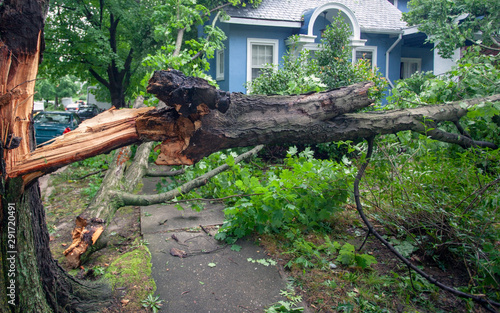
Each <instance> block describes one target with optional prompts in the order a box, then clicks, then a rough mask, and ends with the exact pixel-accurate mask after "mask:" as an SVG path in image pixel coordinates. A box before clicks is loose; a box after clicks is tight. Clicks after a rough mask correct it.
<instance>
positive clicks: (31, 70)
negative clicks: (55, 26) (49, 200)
mask: <svg viewBox="0 0 500 313" xmlns="http://www.w3.org/2000/svg"><path fill="white" fill-rule="evenodd" d="M47 6H48V2H45V1H37V0H5V1H3V2H2V3H1V5H0V129H1V130H0V152H1V164H0V171H1V175H2V176H1V190H0V194H1V210H0V221H1V223H0V233H1V262H2V266H1V268H0V271H1V273H0V288H1V292H0V295H1V296H2V299H0V304H1V305H2V307H1V308H2V310H1V311H2V312H29V313H31V312H33V313H35V312H36V313H40V312H41V313H45V312H54V311H57V312H69V311H78V310H82V311H86V312H91V311H96V310H99V307H102V303H105V302H106V300H105V299H106V297H109V296H110V292H109V288H108V289H106V286H104V288H102V287H103V286H94V287H93V288H89V287H86V286H84V285H82V284H81V283H79V282H77V281H76V280H74V279H73V278H72V277H70V276H68V275H67V274H66V273H65V272H64V270H62V269H61V268H60V267H59V266H58V265H57V263H56V261H54V260H53V259H52V255H51V253H50V250H49V234H48V230H47V228H46V223H45V212H44V209H43V206H42V203H41V201H40V190H39V187H38V181H34V182H32V183H30V184H25V183H24V182H23V179H22V178H21V177H18V178H8V177H7V173H8V171H9V169H12V168H13V167H15V163H16V162H18V161H20V160H21V159H22V158H23V157H25V156H26V155H27V154H28V153H29V152H30V151H31V149H32V148H33V135H32V134H33V132H32V127H31V124H30V123H31V113H32V109H33V93H34V84H35V78H36V75H37V71H38V63H39V59H40V56H41V52H42V51H43V49H44V44H43V26H44V17H45V14H46V9H47ZM106 290H108V291H106ZM94 293H95V294H94ZM96 297H97V299H99V300H97V301H95V300H94V299H96ZM103 298H104V299H103ZM81 299H84V300H81Z"/></svg>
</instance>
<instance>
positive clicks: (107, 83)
mask: <svg viewBox="0 0 500 313" xmlns="http://www.w3.org/2000/svg"><path fill="white" fill-rule="evenodd" d="M89 72H90V74H91V75H92V76H94V78H95V79H96V80H97V81H98V82H100V83H101V84H102V85H103V86H104V87H106V88H108V89H109V82H108V81H107V80H105V79H104V78H102V77H101V75H99V74H98V73H97V72H96V71H95V70H94V69H93V68H89Z"/></svg>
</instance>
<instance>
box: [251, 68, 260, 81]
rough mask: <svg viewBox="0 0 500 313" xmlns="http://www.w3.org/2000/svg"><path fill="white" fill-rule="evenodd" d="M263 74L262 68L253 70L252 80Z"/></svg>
mask: <svg viewBox="0 0 500 313" xmlns="http://www.w3.org/2000/svg"><path fill="white" fill-rule="evenodd" d="M261 72H262V71H261V69H260V68H253V69H252V80H254V79H255V78H257V77H259V76H260V73H261Z"/></svg>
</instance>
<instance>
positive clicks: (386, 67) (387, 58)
mask: <svg viewBox="0 0 500 313" xmlns="http://www.w3.org/2000/svg"><path fill="white" fill-rule="evenodd" d="M401 39H403V34H402V33H400V34H399V37H398V39H396V41H395V42H394V43H393V44H392V46H391V47H390V48H389V49H388V50H387V52H386V53H385V78H386V79H387V81H388V82H389V85H391V88H394V84H393V83H392V82H391V80H390V79H389V54H390V53H391V51H392V50H393V49H394V48H395V47H396V46H397V44H398V43H399V42H400V41H401Z"/></svg>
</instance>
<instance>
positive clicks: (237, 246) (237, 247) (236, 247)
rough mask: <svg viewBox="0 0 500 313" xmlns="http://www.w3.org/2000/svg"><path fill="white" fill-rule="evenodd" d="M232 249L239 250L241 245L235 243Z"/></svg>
mask: <svg viewBox="0 0 500 313" xmlns="http://www.w3.org/2000/svg"><path fill="white" fill-rule="evenodd" d="M231 250H232V251H236V252H239V251H240V250H241V246H240V245H237V244H234V245H232V246H231Z"/></svg>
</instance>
